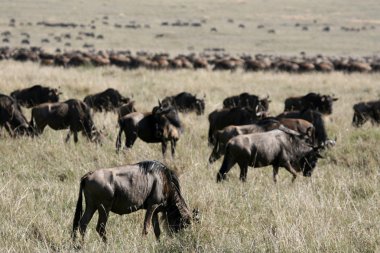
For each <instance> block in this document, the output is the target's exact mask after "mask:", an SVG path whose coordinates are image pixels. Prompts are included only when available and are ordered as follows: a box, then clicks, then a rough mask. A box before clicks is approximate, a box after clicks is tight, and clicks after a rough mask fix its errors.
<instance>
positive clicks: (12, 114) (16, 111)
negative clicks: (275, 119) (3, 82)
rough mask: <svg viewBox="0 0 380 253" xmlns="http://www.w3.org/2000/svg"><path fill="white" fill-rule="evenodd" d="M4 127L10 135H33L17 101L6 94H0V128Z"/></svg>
mask: <svg viewBox="0 0 380 253" xmlns="http://www.w3.org/2000/svg"><path fill="white" fill-rule="evenodd" d="M3 127H5V129H6V130H7V132H8V133H9V135H10V136H11V137H16V136H19V135H25V134H26V135H33V129H32V128H31V127H30V125H29V123H28V121H27V120H26V118H25V116H24V114H23V113H22V111H21V108H20V106H19V105H18V104H17V101H16V100H15V99H14V98H12V97H10V96H7V95H3V94H0V129H1V128H3Z"/></svg>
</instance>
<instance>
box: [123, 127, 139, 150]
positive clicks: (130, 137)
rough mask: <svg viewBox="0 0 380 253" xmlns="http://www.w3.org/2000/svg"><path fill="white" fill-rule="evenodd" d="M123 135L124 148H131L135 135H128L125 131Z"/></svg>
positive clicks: (134, 133)
mask: <svg viewBox="0 0 380 253" xmlns="http://www.w3.org/2000/svg"><path fill="white" fill-rule="evenodd" d="M124 133H125V147H126V148H131V147H132V146H133V144H134V143H135V141H136V139H137V133H136V132H132V133H129V134H128V133H127V131H124Z"/></svg>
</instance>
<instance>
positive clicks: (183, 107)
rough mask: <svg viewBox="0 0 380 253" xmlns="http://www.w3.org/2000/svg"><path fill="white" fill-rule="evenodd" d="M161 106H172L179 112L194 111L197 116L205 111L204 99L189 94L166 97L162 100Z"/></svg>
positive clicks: (182, 93)
mask: <svg viewBox="0 0 380 253" xmlns="http://www.w3.org/2000/svg"><path fill="white" fill-rule="evenodd" d="M162 104H169V105H172V106H173V107H174V108H176V109H177V110H178V111H179V112H185V113H186V112H192V111H195V113H196V114H197V115H202V114H203V113H204V111H205V101H204V99H200V98H197V97H196V96H194V95H193V94H191V93H189V92H181V93H179V94H177V95H175V96H170V97H166V98H164V99H163V100H162Z"/></svg>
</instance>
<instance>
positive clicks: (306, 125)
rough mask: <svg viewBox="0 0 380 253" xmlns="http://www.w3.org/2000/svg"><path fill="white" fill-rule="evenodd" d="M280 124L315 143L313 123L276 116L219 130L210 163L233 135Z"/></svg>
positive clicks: (268, 128) (310, 142)
mask: <svg viewBox="0 0 380 253" xmlns="http://www.w3.org/2000/svg"><path fill="white" fill-rule="evenodd" d="M280 126H285V127H287V128H289V129H291V130H294V131H297V132H298V133H300V134H303V135H304V136H306V137H307V139H306V141H307V142H308V143H309V144H311V145H314V144H315V143H314V138H315V136H314V135H315V129H314V126H313V124H311V123H310V122H308V121H306V120H303V119H288V118H282V119H276V118H265V119H263V120H261V121H258V122H257V123H256V124H250V125H242V126H227V127H225V128H223V129H222V130H218V131H217V132H216V134H215V138H216V144H215V145H214V148H213V150H212V152H211V155H210V157H209V159H208V161H209V163H210V164H212V163H213V162H215V161H216V160H218V159H219V158H220V157H221V156H223V155H224V153H225V149H226V145H227V143H228V141H229V140H231V139H232V138H233V137H235V136H238V135H243V134H253V133H261V132H267V131H271V130H274V129H278V128H279V127H280Z"/></svg>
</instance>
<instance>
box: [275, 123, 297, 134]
mask: <svg viewBox="0 0 380 253" xmlns="http://www.w3.org/2000/svg"><path fill="white" fill-rule="evenodd" d="M278 129H279V130H281V131H283V132H285V133H287V134H291V135H295V136H300V133H299V132H297V131H294V130H292V129H289V128H287V127H286V126H284V125H283V124H280V126H279V127H278Z"/></svg>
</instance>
